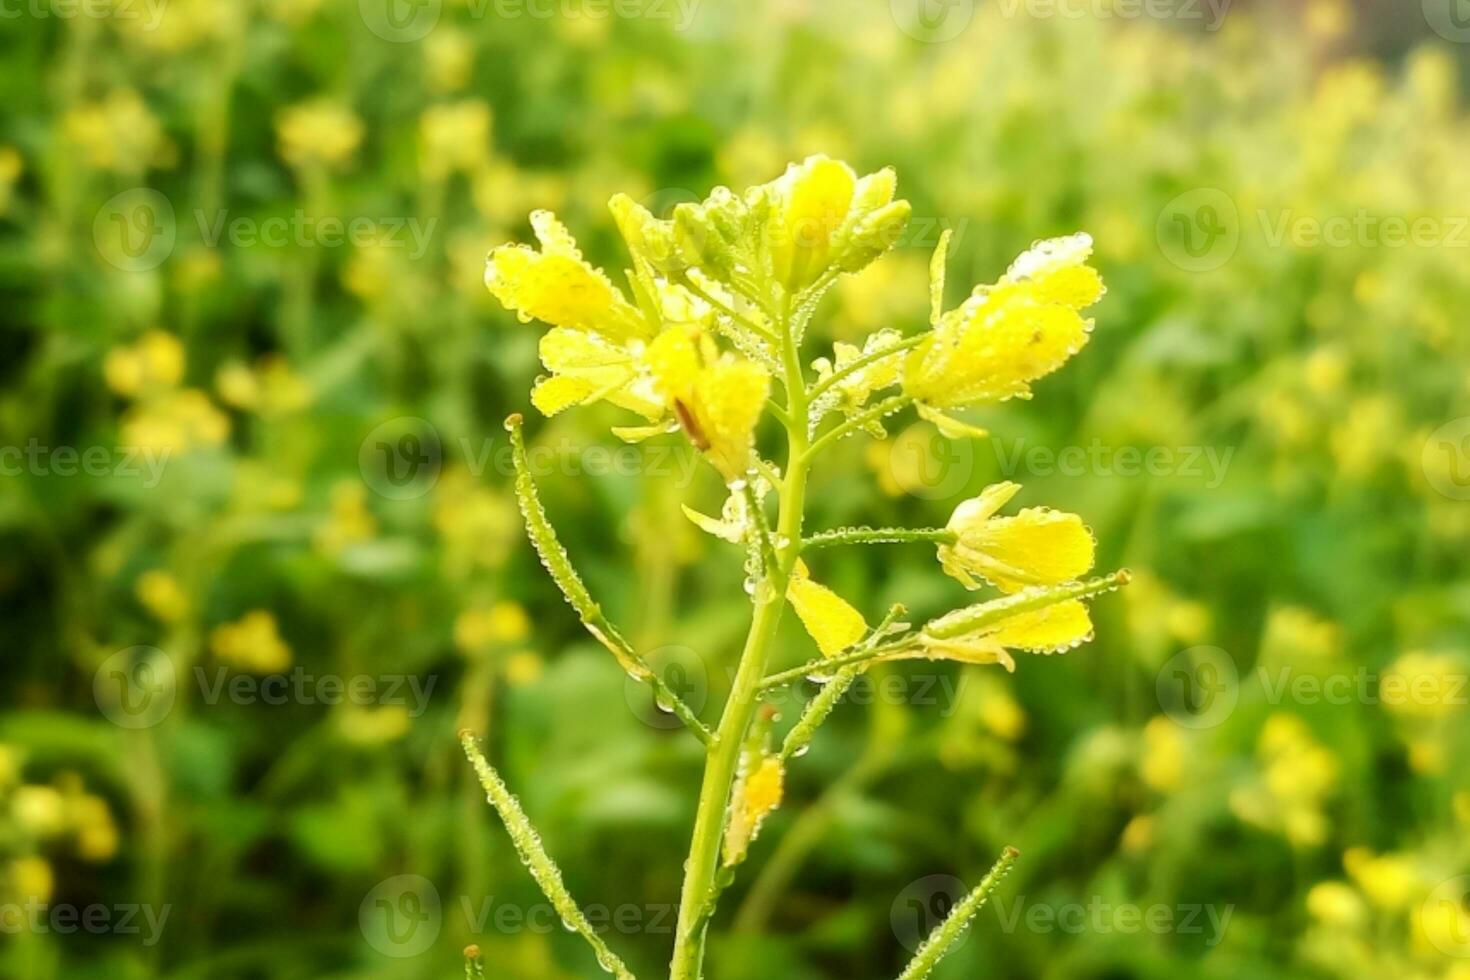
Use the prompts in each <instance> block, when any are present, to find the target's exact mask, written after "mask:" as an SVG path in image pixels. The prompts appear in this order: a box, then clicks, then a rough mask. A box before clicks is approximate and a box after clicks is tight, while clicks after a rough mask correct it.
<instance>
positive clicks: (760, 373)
mask: <svg viewBox="0 0 1470 980" xmlns="http://www.w3.org/2000/svg"><path fill="white" fill-rule="evenodd" d="M648 364H649V370H650V371H651V372H652V375H653V379H654V386H655V389H656V390H657V391H658V393H659V394H660V395H662V396H663V398H664V399H666V401H667V403H668V404H669V405H670V407H671V408H672V409H673V412H674V415H675V417H676V418H677V419H678V420H679V426H680V427H681V428H682V429H683V430H684V433H685V434H686V435H687V436H688V437H689V441H690V442H692V443H694V445H695V446H696V447H697V448H699V449H700V450H702V451H703V452H704V453H705V454H706V455H707V456H708V457H709V459H710V462H712V463H713V464H714V465H715V468H716V469H718V470H719V471H720V473H721V474H722V475H723V476H724V477H725V479H726V480H727V481H734V480H739V479H744V478H745V477H746V475H747V473H748V472H749V470H750V467H751V457H752V454H753V452H754V449H755V427H756V424H757V423H758V422H759V421H760V417H761V412H762V411H763V410H764V408H765V403H766V398H767V396H768V395H769V394H770V389H771V378H770V375H768V374H767V373H766V371H765V369H764V368H762V367H760V366H759V365H756V364H753V363H751V362H750V361H742V360H738V359H736V358H735V357H733V356H732V355H730V354H719V353H717V352H716V350H715V347H714V342H713V341H712V340H711V339H710V338H709V336H708V334H705V333H699V334H698V335H697V336H692V335H691V333H690V332H689V331H688V330H687V329H683V328H680V327H675V328H673V329H670V330H666V331H664V332H663V333H662V334H660V335H659V336H658V338H657V339H656V340H654V342H653V343H652V344H650V345H649V348H648Z"/></svg>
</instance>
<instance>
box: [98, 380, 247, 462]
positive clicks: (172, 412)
mask: <svg viewBox="0 0 1470 980" xmlns="http://www.w3.org/2000/svg"><path fill="white" fill-rule="evenodd" d="M229 434H230V420H229V418H228V416H226V415H225V414H224V413H223V412H221V411H220V410H219V409H217V408H215V407H214V404H213V403H212V402H210V400H209V398H208V397H207V396H206V395H205V394H204V392H202V391H200V390H198V389H197V388H185V389H182V390H179V391H169V392H165V393H164V394H162V395H160V396H158V397H156V398H153V399H150V400H149V401H147V402H144V403H141V404H139V405H137V406H135V407H134V409H133V410H132V411H131V412H129V413H128V415H127V416H126V417H125V418H124V419H123V423H122V436H123V441H124V443H125V444H126V445H128V446H136V447H139V448H142V449H150V450H155V451H158V452H181V453H182V452H188V451H189V450H191V449H194V448H195V447H198V446H218V445H219V444H220V443H222V442H224V441H225V439H226V438H228V436H229Z"/></svg>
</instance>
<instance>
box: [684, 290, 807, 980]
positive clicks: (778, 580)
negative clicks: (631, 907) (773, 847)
mask: <svg viewBox="0 0 1470 980" xmlns="http://www.w3.org/2000/svg"><path fill="white" fill-rule="evenodd" d="M789 320H790V316H789V312H788V315H787V316H786V317H785V318H783V322H782V328H783V331H784V332H786V334H787V340H786V343H785V344H783V347H784V354H785V363H786V390H787V397H788V399H789V400H788V403H787V408H788V414H789V415H790V417H791V425H790V426H788V428H787V436H788V439H789V465H788V467H787V473H786V477H785V479H784V480H783V481H782V484H781V496H780V513H779V516H778V518H777V537H778V539H779V540H781V541H784V542H785V546H784V547H782V548H778V549H776V562H775V564H774V566H773V567H771V568H770V569H769V571H768V573H767V576H766V581H765V582H764V583H762V587H761V589H760V590H758V591H757V599H756V604H755V613H754V615H753V617H752V618H751V623H750V632H749V633H748V634H747V636H746V639H745V649H744V650H743V651H742V653H741V655H740V667H739V669H738V670H737V671H736V674H735V683H734V686H733V688H732V689H731V691H730V697H729V699H728V700H727V701H726V702H725V710H724V714H723V715H722V716H721V717H720V724H719V727H718V728H717V729H716V730H715V738H714V742H713V744H711V745H710V747H709V749H708V751H707V753H706V757H705V769H704V780H703V783H702V784H701V786H700V791H699V805H698V807H697V809H696V811H695V817H694V834H693V839H692V841H691V842H690V845H689V860H688V862H687V863H686V865H685V867H686V871H685V875H684V887H683V889H682V891H681V893H680V897H679V923H678V927H677V929H676V932H675V936H674V956H673V962H672V963H671V964H670V967H669V976H670V980H699V978H700V976H701V975H702V971H703V962H704V946H705V935H706V933H707V932H708V929H709V920H710V917H711V916H712V915H713V913H714V899H715V898H716V897H717V891H716V881H715V877H716V874H717V872H718V871H719V858H720V841H721V839H722V838H723V837H724V833H725V821H726V817H727V814H728V809H729V804H730V793H731V789H732V787H733V786H734V783H735V777H736V770H737V768H738V766H739V763H740V749H741V746H742V744H743V743H744V741H745V733H746V732H747V731H748V730H749V728H750V724H751V721H752V720H754V718H755V713H756V710H757V708H758V707H759V705H760V688H761V678H762V677H764V676H765V672H766V664H767V662H768V661H769V659H770V655H771V645H772V641H773V640H774V639H775V637H776V629H777V627H778V626H780V623H781V614H782V612H783V611H784V610H785V608H786V583H787V580H788V579H789V578H790V576H791V569H792V568H793V567H794V566H795V565H796V559H797V556H798V555H799V554H800V552H801V527H802V517H803V512H804V510H805V508H806V484H807V474H808V468H809V462H810V455H809V452H808V448H809V447H808V441H807V434H806V426H807V401H806V393H805V385H804V384H803V381H802V373H801V362H800V360H799V359H798V356H797V351H796V345H795V344H794V343H792V342H791V339H790V334H789V326H788V325H789Z"/></svg>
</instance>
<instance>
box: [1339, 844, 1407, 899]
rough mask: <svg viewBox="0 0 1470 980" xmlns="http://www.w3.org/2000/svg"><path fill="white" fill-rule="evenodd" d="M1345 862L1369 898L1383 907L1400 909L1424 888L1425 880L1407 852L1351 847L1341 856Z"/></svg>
mask: <svg viewBox="0 0 1470 980" xmlns="http://www.w3.org/2000/svg"><path fill="white" fill-rule="evenodd" d="M1342 865H1343V867H1344V868H1346V869H1347V873H1348V874H1349V875H1350V876H1351V877H1352V879H1353V880H1354V881H1356V882H1357V883H1358V887H1359V888H1361V889H1362V890H1363V894H1364V895H1366V896H1368V900H1369V901H1370V902H1372V903H1373V904H1374V905H1376V906H1378V907H1379V908H1381V909H1389V910H1394V909H1401V908H1404V907H1405V906H1407V905H1408V904H1409V903H1410V902H1411V901H1413V900H1414V897H1415V896H1416V895H1417V894H1418V893H1419V891H1420V890H1422V887H1423V881H1422V878H1421V876H1420V874H1419V872H1418V869H1417V868H1416V867H1415V865H1414V860H1413V859H1412V858H1411V857H1410V856H1409V855H1407V854H1374V853H1373V852H1372V851H1370V850H1368V849H1367V848H1366V847H1352V848H1349V849H1348V850H1347V852H1346V853H1344V854H1343V856H1342Z"/></svg>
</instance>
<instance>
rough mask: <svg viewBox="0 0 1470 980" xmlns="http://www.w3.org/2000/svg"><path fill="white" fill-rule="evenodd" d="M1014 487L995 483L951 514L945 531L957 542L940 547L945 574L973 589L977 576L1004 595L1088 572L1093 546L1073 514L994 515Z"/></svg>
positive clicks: (1036, 509) (1042, 511) (1041, 509)
mask: <svg viewBox="0 0 1470 980" xmlns="http://www.w3.org/2000/svg"><path fill="white" fill-rule="evenodd" d="M1020 490H1021V486H1020V484H1018V483H1009V482H1007V483H997V484H995V485H993V486H991V487H988V488H986V489H985V491H984V492H982V493H981V494H980V495H979V496H978V497H973V498H971V499H969V500H966V501H965V502H964V503H962V504H960V505H959V506H958V507H956V508H955V511H954V514H953V515H952V516H951V517H950V519H949V524H948V525H946V527H947V529H948V530H950V531H952V532H954V533H955V535H956V536H957V538H956V540H955V542H954V543H953V544H941V545H940V546H939V562H940V564H941V565H942V566H943V567H944V570H945V572H946V573H948V574H949V575H951V576H952V577H954V578H956V579H958V580H959V581H960V582H962V583H964V586H965V588H967V589H978V588H980V585H981V583H980V582H979V581H977V580H976V576H978V577H979V578H980V579H983V580H984V581H986V582H989V583H990V584H991V585H993V586H995V587H996V588H998V589H1000V590H1001V591H1003V592H1018V591H1020V590H1021V589H1024V588H1026V587H1028V586H1032V585H1056V584H1058V583H1061V582H1069V581H1072V580H1073V579H1077V578H1080V577H1081V576H1083V575H1085V574H1086V573H1087V572H1088V571H1090V570H1091V569H1092V564H1093V559H1094V555H1095V551H1096V542H1094V540H1093V537H1092V532H1091V531H1089V530H1088V529H1087V526H1086V525H1084V524H1083V523H1082V519H1081V518H1080V517H1078V516H1077V515H1076V514H1065V513H1062V512H1060V511H1054V510H1049V509H1047V508H1044V507H1028V508H1026V509H1025V510H1023V511H1021V512H1020V513H1019V514H1017V515H1016V516H1015V517H996V516H995V514H996V512H997V511H999V510H1000V509H1001V508H1002V507H1004V506H1005V505H1006V504H1007V503H1009V502H1010V500H1011V498H1012V497H1014V496H1015V495H1016V494H1017V493H1018V492H1020Z"/></svg>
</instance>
